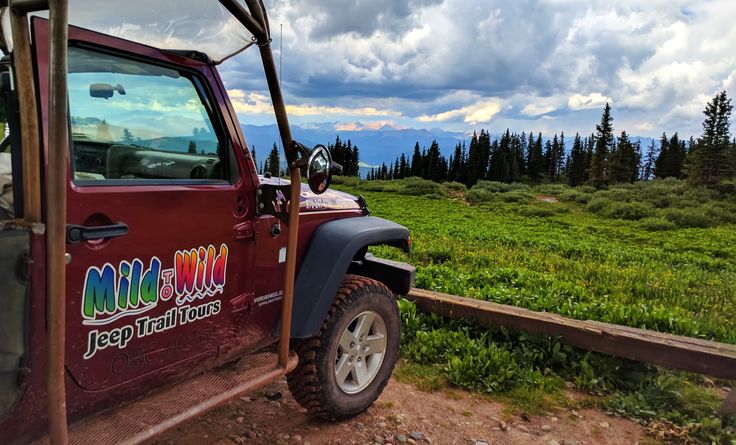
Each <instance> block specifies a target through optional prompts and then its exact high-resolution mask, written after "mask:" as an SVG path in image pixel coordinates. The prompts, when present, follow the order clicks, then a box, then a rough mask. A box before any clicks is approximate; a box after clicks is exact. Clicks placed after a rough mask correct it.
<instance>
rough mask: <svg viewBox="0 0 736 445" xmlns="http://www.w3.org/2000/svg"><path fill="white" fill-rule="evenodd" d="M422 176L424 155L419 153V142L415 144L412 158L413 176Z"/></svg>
mask: <svg viewBox="0 0 736 445" xmlns="http://www.w3.org/2000/svg"><path fill="white" fill-rule="evenodd" d="M421 175H422V154H421V153H420V152H419V141H417V143H415V144H414V154H413V155H412V157H411V176H421Z"/></svg>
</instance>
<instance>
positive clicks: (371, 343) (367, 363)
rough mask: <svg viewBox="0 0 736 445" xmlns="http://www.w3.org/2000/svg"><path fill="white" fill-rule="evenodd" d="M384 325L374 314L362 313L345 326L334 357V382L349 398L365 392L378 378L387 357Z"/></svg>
mask: <svg viewBox="0 0 736 445" xmlns="http://www.w3.org/2000/svg"><path fill="white" fill-rule="evenodd" d="M386 333H387V330H386V322H385V321H384V319H383V317H382V316H381V314H379V313H378V312H375V311H364V312H361V313H360V314H358V315H357V316H356V317H355V318H353V320H352V321H351V322H350V323H348V325H347V327H346V328H345V330H344V331H343V332H342V335H341V336H340V342H339V343H338V345H337V353H336V354H335V380H336V381H337V386H338V387H339V388H340V389H341V390H342V391H343V392H346V393H348V394H356V393H359V392H360V391H362V390H364V389H365V388H366V387H367V386H368V385H370V384H371V382H372V381H373V380H374V379H375V378H376V375H378V370H379V369H381V364H382V363H383V357H384V356H385V355H386Z"/></svg>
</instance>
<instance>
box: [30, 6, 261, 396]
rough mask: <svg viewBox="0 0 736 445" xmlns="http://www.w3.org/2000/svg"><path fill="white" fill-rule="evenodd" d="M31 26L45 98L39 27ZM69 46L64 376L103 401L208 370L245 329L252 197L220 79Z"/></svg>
mask: <svg viewBox="0 0 736 445" xmlns="http://www.w3.org/2000/svg"><path fill="white" fill-rule="evenodd" d="M32 27H33V35H34V39H35V53H36V59H37V60H36V66H37V75H38V80H39V82H38V85H39V86H40V87H39V97H40V98H45V97H47V96H46V89H47V85H48V74H47V72H48V60H47V58H48V57H47V53H48V48H47V42H48V22H46V21H45V20H43V19H39V18H34V20H33V22H32ZM69 40H70V41H69V58H68V64H69V72H68V85H69V116H70V127H69V128H70V145H69V167H68V189H67V196H68V198H67V199H68V205H67V212H68V216H67V220H68V230H67V241H68V244H67V252H68V255H69V258H68V261H69V262H68V266H67V288H66V299H67V304H66V310H67V313H66V320H67V321H66V324H67V335H66V348H67V349H66V364H67V370H68V372H69V373H70V374H71V377H72V378H73V379H74V380H75V381H76V382H77V383H78V384H79V385H80V386H81V387H83V388H84V389H87V390H101V389H106V388H110V387H113V386H116V385H120V384H123V383H125V382H128V381H130V380H133V379H145V378H146V377H145V376H146V375H151V373H153V372H155V371H162V370H163V371H165V372H166V373H168V374H181V373H183V372H186V371H188V370H193V369H196V368H197V366H198V365H202V366H204V365H206V364H207V363H211V362H212V360H213V359H214V358H215V356H216V355H217V350H218V346H221V345H224V344H226V343H228V342H231V341H233V340H235V339H236V338H237V336H238V334H239V333H240V331H241V329H242V328H243V326H244V324H245V323H246V321H247V312H248V311H247V303H248V300H249V298H250V297H251V295H250V294H249V291H250V286H251V280H250V276H251V271H252V266H253V241H252V237H251V234H252V223H253V221H252V219H253V217H254V213H255V212H254V210H255V208H254V205H253V203H252V197H253V196H255V194H254V184H253V181H252V179H251V176H249V175H248V174H247V173H242V174H241V172H247V171H248V170H247V169H245V162H246V161H245V159H244V158H243V155H242V150H243V148H242V146H241V144H240V142H239V141H238V139H237V136H236V135H235V132H234V131H232V128H233V125H234V124H233V121H232V120H231V118H230V115H229V113H228V112H227V108H226V106H225V105H223V104H224V103H225V98H224V97H223V91H222V89H221V88H220V87H219V85H220V83H219V78H218V77H217V75H216V73H215V72H214V70H213V69H212V68H211V67H210V66H209V65H207V64H206V63H204V62H201V61H196V60H193V59H190V58H185V57H182V56H179V55H177V54H174V53H171V52H165V51H160V50H157V49H154V48H151V47H147V46H144V45H140V44H136V43H132V42H128V41H125V40H121V39H117V38H113V37H110V36H106V35H102V34H97V33H94V32H91V31H86V30H82V29H79V28H73V27H70V30H69ZM45 102H46V101H45V100H43V99H42V100H40V106H41V113H42V121H43V122H44V126H43V127H44V128H43V131H44V133H43V136H44V141H45V140H46V131H47V128H46V124H45V123H47V122H48V115H47V104H46V103H45ZM249 198H250V199H249Z"/></svg>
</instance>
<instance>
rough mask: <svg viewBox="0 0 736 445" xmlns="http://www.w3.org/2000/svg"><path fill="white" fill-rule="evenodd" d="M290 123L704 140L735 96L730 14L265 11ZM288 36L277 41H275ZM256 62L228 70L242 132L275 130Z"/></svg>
mask: <svg viewBox="0 0 736 445" xmlns="http://www.w3.org/2000/svg"><path fill="white" fill-rule="evenodd" d="M265 3H266V8H267V10H268V11H269V14H270V17H271V28H272V34H273V38H274V42H273V48H274V51H275V55H276V58H277V60H278V58H279V47H280V44H281V43H283V67H282V88H283V90H284V96H285V98H286V102H287V104H288V105H289V111H290V118H291V121H292V123H296V124H305V123H310V122H340V124H339V126H341V127H344V128H345V129H349V128H350V126H351V123H353V122H356V121H359V122H361V123H363V124H364V125H366V126H368V127H379V126H382V125H391V126H396V127H411V128H437V127H439V128H442V129H445V130H452V131H469V130H473V129H478V128H486V129H490V130H491V131H492V132H498V131H503V130H505V129H506V128H511V130H512V131H513V130H516V131H522V130H525V131H527V132H528V131H530V130H531V131H535V132H536V131H542V132H544V133H552V132H558V131H564V132H565V133H566V134H574V133H575V132H577V131H579V132H581V133H583V134H587V133H590V132H593V131H594V129H595V123H597V122H598V121H599V119H600V114H601V110H602V108H603V105H604V104H605V102H610V103H611V105H612V107H613V116H614V127H615V129H616V130H617V132H620V131H621V130H626V131H627V132H628V133H629V134H633V135H640V136H658V135H660V134H661V133H662V132H663V131H665V132H667V133H668V134H671V133H673V132H675V131H679V132H680V134H681V135H682V134H684V135H687V136H689V135H691V134H693V135H695V136H698V135H700V133H701V131H702V127H701V123H702V118H703V115H702V111H703V108H704V107H705V104H706V103H707V101H708V100H709V99H710V98H711V97H713V95H714V94H715V93H716V92H718V91H720V90H723V89H725V90H727V92H728V93H729V95H730V96H732V97H733V96H736V43H734V42H736V26H734V24H735V23H736V1H734V0H712V1H683V0H664V1H661V0H634V1H616V2H611V1H578V0H572V1H562V0H540V1H529V0H515V1H513V2H510V1H495V0H357V1H352V2H350V1H345V0H292V1H282V0H267V1H266V2H265ZM280 25H283V42H280ZM261 70H262V68H261V64H260V60H259V56H258V52H257V51H255V50H253V49H251V50H248V51H246V52H244V53H242V54H240V55H238V56H236V57H234V58H232V59H230V60H228V61H226V62H224V63H223V65H221V67H220V71H221V74H222V77H223V79H224V82H225V84H226V87H227V88H228V90H229V91H230V95H231V98H232V99H233V102H234V104H235V107H236V110H237V111H238V114H239V116H240V119H241V123H250V124H265V123H271V122H273V117H272V112H271V107H270V99H269V97H268V95H267V90H266V84H265V81H264V79H263V75H262V72H261Z"/></svg>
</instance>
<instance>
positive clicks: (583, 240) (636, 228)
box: [337, 179, 736, 444]
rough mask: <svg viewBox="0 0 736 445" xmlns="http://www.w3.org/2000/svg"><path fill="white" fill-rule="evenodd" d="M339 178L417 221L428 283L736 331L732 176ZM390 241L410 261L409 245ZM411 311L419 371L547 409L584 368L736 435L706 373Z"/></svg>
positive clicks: (632, 396) (672, 415)
mask: <svg viewBox="0 0 736 445" xmlns="http://www.w3.org/2000/svg"><path fill="white" fill-rule="evenodd" d="M338 182H341V181H339V179H338ZM337 187H338V188H341V189H343V190H346V191H348V192H351V193H356V194H362V195H364V196H365V198H366V200H367V202H368V205H369V207H370V209H371V210H372V211H373V214H374V215H377V216H380V217H384V218H387V219H390V220H393V221H396V222H399V223H401V224H403V225H405V226H407V227H408V228H409V229H410V231H411V233H412V238H413V240H414V253H413V255H412V257H411V258H409V259H408V261H410V262H411V263H413V264H414V265H416V266H417V268H418V271H417V280H416V286H417V287H421V288H425V289H431V290H436V291H441V292H446V293H450V294H455V295H461V296H467V297H472V298H478V299H483V300H489V301H494V302H498V303H504V304H511V305H515V306H520V307H525V308H528V309H532V310H539V311H549V312H556V313H559V314H562V315H565V316H568V317H572V318H578V319H592V320H600V321H606V322H610V323H616V324H623V325H629V326H634V327H640V328H647V329H654V330H658V331H663V332H670V333H675V334H682V335H688V336H693V337H701V338H708V339H714V340H718V341H723V342H727V343H732V344H736V317H735V316H734V314H735V313H736V226H735V225H734V223H735V222H736V194H733V193H731V190H730V189H729V188H725V190H721V191H710V190H705V189H691V188H690V187H688V186H687V184H684V183H683V182H681V181H672V180H670V181H655V182H652V183H647V184H639V185H634V186H628V187H617V188H612V189H610V190H606V191H595V190H592V189H589V188H578V189H570V188H568V187H565V186H559V185H546V186H545V185H541V186H536V187H529V186H526V185H522V184H516V185H505V184H498V183H488V182H483V183H481V184H479V185H478V186H476V187H474V188H473V189H471V190H465V189H464V187H462V186H460V185H458V184H449V185H445V186H440V185H438V184H432V183H427V182H424V181H421V180H416V179H410V180H404V181H393V182H377V181H371V182H360V183H358V182H356V181H348V183H343V184H342V185H338V186H337ZM375 253H376V254H377V255H379V256H383V257H388V258H393V259H398V260H404V261H406V260H407V258H406V257H404V256H403V254H402V253H401V252H397V251H396V249H391V248H376V249H375ZM402 316H403V318H404V325H405V332H404V343H403V354H404V356H405V357H406V358H407V359H408V360H409V361H410V365H409V366H408V368H406V369H405V370H404V371H403V374H404V375H408V376H409V377H408V378H409V379H410V380H411V376H414V377H416V376H420V377H421V376H424V377H422V378H420V380H426V379H427V378H429V380H430V381H432V380H433V379H434V380H436V379H445V380H447V381H449V382H452V383H453V384H456V385H459V386H463V387H466V388H469V389H472V390H475V391H479V392H484V393H489V394H495V395H497V396H500V397H506V398H508V399H510V400H513V401H515V402H514V403H515V404H516V406H518V407H519V408H520V409H522V410H532V411H533V410H534V409H541V407H540V406H538V405H539V404H540V403H541V404H542V405H544V403H546V402H545V401H549V402H550V403H553V401H555V400H559V395H560V392H561V390H562V388H564V385H565V382H573V384H574V385H575V386H577V387H578V388H580V389H583V390H586V391H590V392H592V393H596V394H600V395H602V396H603V398H602V399H601V400H602V402H600V403H602V404H603V407H604V408H605V409H608V410H610V411H611V412H614V413H618V414H621V415H626V416H629V417H632V418H636V419H639V420H641V421H646V422H654V421H655V420H662V419H665V420H667V421H672V422H675V424H677V425H679V426H680V427H682V428H685V429H686V430H687V431H688V432H689V433H691V435H692V436H693V437H696V438H698V439H699V440H701V441H703V442H706V443H707V442H712V443H729V444H730V443H734V442H733V441H734V440H736V435H734V433H733V419H725V424H724V423H723V422H724V419H719V418H717V417H715V416H714V414H713V411H714V409H715V407H716V406H717V404H718V399H717V397H715V395H714V393H713V392H712V391H711V390H709V389H707V388H705V387H704V386H703V382H704V381H705V380H704V379H702V378H701V377H698V376H693V375H686V374H683V373H674V372H669V371H662V370H659V369H656V368H654V367H649V366H644V365H641V364H637V363H633V362H629V361H625V360H618V359H615V358H612V357H608V356H603V355H599V354H590V353H587V352H585V351H581V350H577V349H574V348H570V347H567V346H564V345H561V344H560V343H559V342H557V341H556V340H555V339H552V338H543V337H539V336H536V337H531V336H527V335H525V334H523V333H514V332H509V331H506V330H499V331H497V332H488V331H487V330H483V329H478V328H476V327H474V326H471V325H468V324H465V323H462V322H458V321H449V320H442V319H440V318H438V317H435V316H427V315H424V314H418V313H416V310H415V309H414V308H413V305H411V303H408V302H402ZM427 376H429V377H427ZM705 382H707V381H705ZM535 407H536V408H535Z"/></svg>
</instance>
